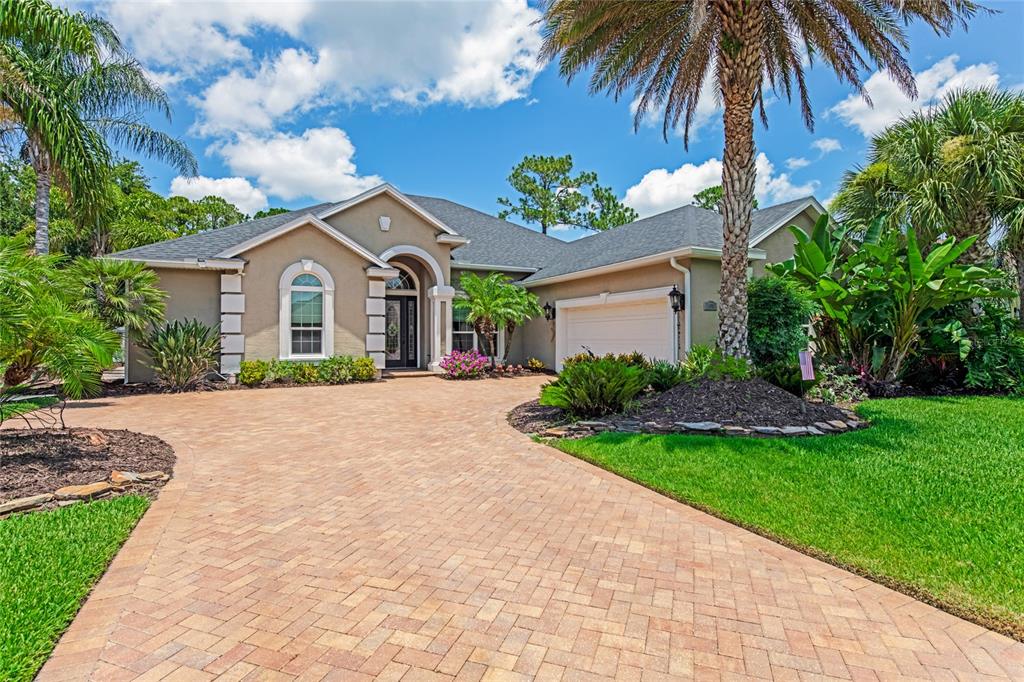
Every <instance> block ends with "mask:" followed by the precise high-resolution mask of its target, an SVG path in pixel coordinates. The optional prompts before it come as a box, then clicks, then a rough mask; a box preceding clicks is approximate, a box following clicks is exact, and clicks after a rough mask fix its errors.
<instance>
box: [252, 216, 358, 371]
mask: <svg viewBox="0 0 1024 682" xmlns="http://www.w3.org/2000/svg"><path fill="white" fill-rule="evenodd" d="M241 257H242V258H245V259H246V260H247V261H248V263H247V264H246V266H245V271H244V274H243V275H242V293H243V294H245V313H244V314H243V315H242V333H243V334H244V335H245V359H247V360H257V359H258V360H271V359H275V358H277V357H279V355H280V337H279V326H280V325H279V323H278V321H279V319H280V282H281V273H283V272H284V271H285V269H286V268H287V267H288V266H290V265H292V264H294V263H297V262H298V261H301V260H303V259H310V260H313V261H316V262H317V263H319V264H320V265H322V266H323V267H324V268H326V269H327V271H328V272H329V273H330V274H331V277H332V278H333V279H334V354H335V355H357V356H359V355H364V354H365V352H366V333H367V331H368V325H367V321H366V295H367V293H368V291H369V284H368V281H369V280H368V279H367V277H366V267H367V266H368V265H369V264H368V263H367V261H366V260H365V259H364V258H363V257H362V256H359V255H357V254H356V253H355V252H354V251H352V250H351V249H349V248H348V247H346V246H344V245H342V244H340V243H338V241H337V240H335V239H333V238H331V237H329V236H327V235H326V234H324V233H323V232H321V231H320V230H319V229H317V228H315V227H312V226H309V225H305V226H303V227H299V228H296V229H294V230H292V231H291V232H289V233H287V234H285V235H282V236H280V237H278V238H277V239H272V240H270V241H269V242H265V243H263V244H260V245H259V246H257V247H255V248H252V249H250V250H249V251H246V252H245V253H243V254H241Z"/></svg>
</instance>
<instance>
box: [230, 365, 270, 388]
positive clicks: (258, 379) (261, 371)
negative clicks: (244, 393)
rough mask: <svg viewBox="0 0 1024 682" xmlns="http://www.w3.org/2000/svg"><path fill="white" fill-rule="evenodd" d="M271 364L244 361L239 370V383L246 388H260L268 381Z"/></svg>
mask: <svg viewBox="0 0 1024 682" xmlns="http://www.w3.org/2000/svg"><path fill="white" fill-rule="evenodd" d="M269 371H270V363H269V362H267V361H266V360H242V362H241V364H240V365H239V368H238V381H239V382H240V383H241V384H242V385H244V386H259V385H260V384H262V383H263V382H264V381H266V379H267V374H268V373H269Z"/></svg>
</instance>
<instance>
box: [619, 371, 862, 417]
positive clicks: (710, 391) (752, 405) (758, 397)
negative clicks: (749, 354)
mask: <svg viewBox="0 0 1024 682" xmlns="http://www.w3.org/2000/svg"><path fill="white" fill-rule="evenodd" d="M629 416H630V417H633V418H635V419H639V420H640V421H657V422H702V421H710V422H718V423H719V424H725V425H728V424H740V425H743V426H779V427H781V426H806V425H809V424H813V423H814V422H827V421H829V420H830V419H840V420H841V419H846V418H847V417H846V414H845V413H844V412H843V411H842V410H840V409H839V408H837V407H833V406H831V405H823V404H821V403H811V402H807V401H805V400H801V399H800V398H799V397H798V396H795V395H793V394H792V393H790V392H788V391H785V390H783V389H781V388H779V387H778V386H774V385H773V384H770V383H768V382H767V381H765V380H764V379H745V380H741V381H732V380H728V379H723V380H719V381H711V380H708V379H702V380H700V381H699V382H697V383H695V384H686V383H682V384H679V385H678V386H676V387H674V388H670V389H669V390H667V391H665V392H664V393H655V394H653V395H648V396H645V397H643V398H641V399H640V400H638V401H637V407H636V409H635V410H631V411H630V413H629Z"/></svg>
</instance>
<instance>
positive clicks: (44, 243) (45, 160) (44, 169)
mask: <svg viewBox="0 0 1024 682" xmlns="http://www.w3.org/2000/svg"><path fill="white" fill-rule="evenodd" d="M29 145H30V147H29V155H30V157H31V162H32V168H33V169H34V170H35V172H36V200H35V212H36V243H35V251H36V254H38V255H45V254H47V253H50V188H51V187H52V186H53V165H52V164H51V163H50V155H49V154H48V153H47V152H46V150H45V149H43V148H42V146H41V145H39V144H38V143H35V142H30V143H29Z"/></svg>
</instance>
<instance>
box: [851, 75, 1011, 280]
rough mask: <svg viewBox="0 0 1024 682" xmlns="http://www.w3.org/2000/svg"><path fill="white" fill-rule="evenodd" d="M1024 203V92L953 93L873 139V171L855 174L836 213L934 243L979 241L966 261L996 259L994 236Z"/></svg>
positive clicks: (861, 170) (852, 173) (966, 257)
mask: <svg viewBox="0 0 1024 682" xmlns="http://www.w3.org/2000/svg"><path fill="white" fill-rule="evenodd" d="M1022 204H1024V94H1021V93H1019V92H1011V91H996V90H988V89H980V90H960V91H957V92H953V93H950V94H949V95H948V96H947V97H946V99H945V100H944V101H943V102H942V104H941V105H940V106H938V107H936V108H935V109H933V110H930V111H924V112H921V113H917V114H914V115H911V116H908V117H906V118H903V119H902V120H900V121H899V122H897V123H895V124H894V125H892V126H890V127H889V128H887V129H886V130H885V131H883V132H882V133H881V134H879V135H877V136H875V138H874V139H872V140H871V151H870V153H869V163H868V166H867V167H866V168H863V169H856V170H854V171H852V172H850V173H847V174H846V176H845V177H844V179H843V184H842V186H841V187H840V191H839V194H838V195H837V196H836V198H835V200H834V202H833V204H832V206H831V209H832V210H833V212H834V213H836V214H837V215H838V216H839V217H840V218H842V219H844V220H849V221H853V222H855V223H858V222H859V223H867V222H868V221H870V220H872V219H873V218H874V217H875V216H878V215H883V214H884V215H885V216H886V221H887V223H888V226H889V227H893V228H896V229H905V228H906V227H913V228H914V229H915V230H916V231H917V232H918V234H921V235H923V236H927V237H928V238H929V239H930V240H931V239H935V238H937V237H939V236H940V235H942V234H949V235H954V236H956V237H958V238H961V239H963V238H966V237H970V236H977V237H978V239H977V241H975V243H974V246H972V248H971V249H970V250H969V251H968V252H967V253H965V254H964V260H966V261H967V262H971V263H978V262H982V261H985V260H989V259H990V258H991V249H990V248H989V243H988V242H989V235H990V233H991V231H992V229H993V227H994V226H998V225H1002V224H1005V222H1006V220H1007V219H1008V218H1009V216H1010V215H1012V214H1014V213H1015V212H1016V211H1018V210H1019V207H1020V206H1021V205H1022Z"/></svg>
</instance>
